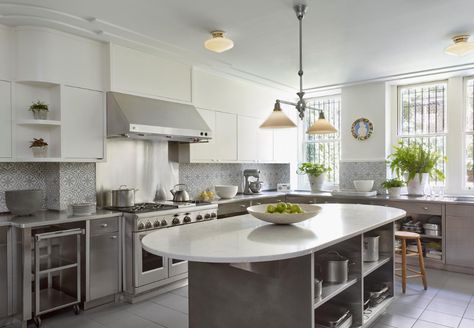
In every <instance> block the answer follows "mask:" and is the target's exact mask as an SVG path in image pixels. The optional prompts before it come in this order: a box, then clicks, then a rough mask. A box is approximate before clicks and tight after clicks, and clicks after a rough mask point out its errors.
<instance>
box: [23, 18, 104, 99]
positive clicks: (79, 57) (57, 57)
mask: <svg viewBox="0 0 474 328" xmlns="http://www.w3.org/2000/svg"><path fill="white" fill-rule="evenodd" d="M14 40H15V42H16V65H15V67H16V70H15V80H16V81H39V82H50V83H57V84H66V85H71V86H77V87H82V88H87V89H94V90H105V87H106V81H107V70H106V68H107V52H106V45H105V43H102V42H98V41H93V40H89V39H85V38H81V37H77V36H74V35H71V34H67V33H63V32H59V31H55V30H51V29H46V28H39V27H19V28H16V29H15V30H14Z"/></svg>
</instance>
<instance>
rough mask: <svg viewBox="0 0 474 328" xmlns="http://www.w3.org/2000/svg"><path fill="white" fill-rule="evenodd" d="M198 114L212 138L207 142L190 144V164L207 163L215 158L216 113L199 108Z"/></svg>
mask: <svg viewBox="0 0 474 328" xmlns="http://www.w3.org/2000/svg"><path fill="white" fill-rule="evenodd" d="M198 112H199V114H201V117H202V118H203V119H204V121H205V122H206V123H207V125H208V126H209V128H210V129H211V131H212V132H213V133H214V137H213V139H211V140H209V142H204V143H196V144H191V145H190V158H191V162H200V161H201V162H207V161H210V160H211V159H213V158H214V157H215V156H216V142H215V140H216V136H215V131H216V112H215V111H212V110H207V109H201V108H198Z"/></svg>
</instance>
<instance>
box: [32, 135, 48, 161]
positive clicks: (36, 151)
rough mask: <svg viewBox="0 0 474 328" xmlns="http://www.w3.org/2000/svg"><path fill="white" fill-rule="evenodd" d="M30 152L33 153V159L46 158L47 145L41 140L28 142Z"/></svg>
mask: <svg viewBox="0 0 474 328" xmlns="http://www.w3.org/2000/svg"><path fill="white" fill-rule="evenodd" d="M30 143H31V145H30V148H31V151H32V152H33V156H34V157H47V156H48V144H47V143H46V142H45V141H44V139H43V138H39V139H36V138H34V139H33V141H30Z"/></svg>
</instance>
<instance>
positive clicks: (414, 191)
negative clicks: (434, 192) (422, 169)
mask: <svg viewBox="0 0 474 328" xmlns="http://www.w3.org/2000/svg"><path fill="white" fill-rule="evenodd" d="M428 181H429V174H428V173H421V174H420V173H417V174H416V175H415V177H414V178H413V179H412V180H410V181H408V182H407V190H408V195H411V196H423V195H424V194H425V188H426V185H427V184H428Z"/></svg>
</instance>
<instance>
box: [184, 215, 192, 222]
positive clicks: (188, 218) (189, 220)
mask: <svg viewBox="0 0 474 328" xmlns="http://www.w3.org/2000/svg"><path fill="white" fill-rule="evenodd" d="M183 222H184V223H191V218H190V217H189V216H185V217H184V219H183Z"/></svg>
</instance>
